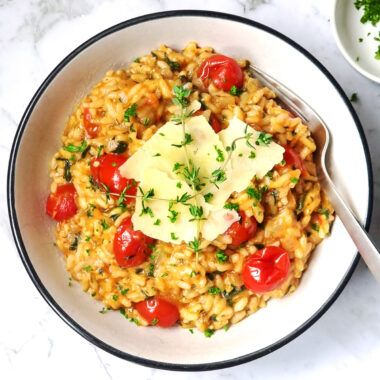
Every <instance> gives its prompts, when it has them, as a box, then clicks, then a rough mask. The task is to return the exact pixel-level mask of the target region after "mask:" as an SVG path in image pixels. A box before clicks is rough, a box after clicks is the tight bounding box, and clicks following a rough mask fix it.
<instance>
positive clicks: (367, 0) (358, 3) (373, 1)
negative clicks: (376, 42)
mask: <svg viewBox="0 0 380 380" xmlns="http://www.w3.org/2000/svg"><path fill="white" fill-rule="evenodd" d="M354 5H355V7H356V9H357V10H359V9H360V8H362V7H363V16H362V17H361V19H360V22H361V23H362V24H365V23H366V22H368V21H369V22H370V23H371V24H372V25H373V26H376V24H377V23H378V22H379V21H380V3H379V1H378V0H355V3H354Z"/></svg>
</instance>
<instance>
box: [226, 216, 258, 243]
mask: <svg viewBox="0 0 380 380" xmlns="http://www.w3.org/2000/svg"><path fill="white" fill-rule="evenodd" d="M239 214H240V220H239V221H237V222H234V223H232V224H231V226H230V227H229V228H228V230H227V231H226V232H225V235H229V236H231V237H232V242H231V245H232V246H233V247H238V246H239V245H240V244H242V243H245V242H246V241H247V240H249V239H251V238H253V237H254V236H255V235H256V231H257V222H256V219H255V218H254V217H253V216H251V217H250V218H247V216H246V214H245V212H243V211H239Z"/></svg>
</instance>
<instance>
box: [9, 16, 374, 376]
mask: <svg viewBox="0 0 380 380" xmlns="http://www.w3.org/2000/svg"><path fill="white" fill-rule="evenodd" d="M172 17H206V18H216V19H224V20H228V21H234V22H239V23H242V24H245V25H249V26H252V27H254V28H258V29H261V30H263V31H265V32H268V33H270V34H272V35H274V36H275V37H278V38H279V39H281V40H282V41H284V42H286V43H287V44H289V45H291V46H292V47H293V48H295V49H296V50H298V51H299V52H300V53H302V54H303V55H304V56H305V57H306V58H308V59H309V60H310V61H311V62H312V63H314V64H315V65H316V66H317V68H318V69H319V70H320V71H321V72H322V73H323V74H324V75H325V76H326V77H327V79H328V80H329V81H330V82H331V84H332V85H333V86H334V87H335V89H336V90H337V92H338V93H339V95H340V96H341V98H342V100H343V101H344V102H345V104H346V106H347V108H348V110H349V111H350V113H351V116H352V118H353V120H354V122H355V125H356V127H357V129H358V132H359V136H360V139H361V142H362V146H363V150H364V154H365V159H366V164H367V168H368V189H369V194H368V209H367V215H366V222H365V228H366V230H367V231H368V229H369V225H370V220H371V215H372V206H373V174H372V163H371V157H370V153H369V148H368V144H367V141H366V137H365V134H364V130H363V127H362V125H361V123H360V120H359V118H358V116H357V114H356V112H355V110H354V108H353V106H352V105H351V103H350V101H349V100H348V98H347V96H346V95H345V93H344V91H343V89H342V88H341V87H340V85H339V84H338V83H337V81H336V80H335V79H334V77H333V76H332V75H331V74H330V73H329V72H328V71H327V69H326V68H325V67H324V66H323V65H322V64H321V63H320V62H319V60H317V59H316V58H315V57H314V56H312V55H311V54H310V53H309V52H308V51H307V50H305V49H304V48H303V47H301V46H300V45H298V44H297V43H296V42H294V41H293V40H292V39H290V38H288V37H286V36H285V35H283V34H282V33H280V32H277V31H276V30H274V29H272V28H270V27H268V26H266V25H263V24H261V23H258V22H256V21H252V20H250V19H246V18H244V17H240V16H235V15H231V14H226V13H221V12H214V11H203V10H172V11H164V12H157V13H150V14H147V15H143V16H139V17H136V18H132V19H129V20H127V21H123V22H121V23H119V24H116V25H114V26H112V27H110V28H107V29H105V30H103V31H102V32H100V33H98V34H96V35H95V36H93V37H91V38H90V39H88V40H87V41H85V42H84V43H82V44H81V45H80V46H79V47H77V48H76V49H75V50H73V51H72V52H71V53H70V54H68V55H67V56H66V57H65V58H64V59H63V60H62V61H61V62H60V63H59V64H58V65H57V66H56V67H55V68H54V69H53V70H52V72H51V73H50V74H49V75H48V76H47V77H46V79H45V80H44V81H43V82H42V84H41V85H40V87H39V88H38V90H37V91H36V93H35V94H34V95H33V97H32V99H31V101H30V103H29V104H28V106H27V108H26V110H25V112H24V114H23V116H22V118H21V120H20V123H19V125H18V128H17V131H16V134H15V137H14V141H13V144H12V149H11V153H10V158H9V164H8V175H7V201H8V215H9V219H10V225H11V229H12V234H13V238H14V241H15V244H16V247H17V250H18V253H19V255H20V258H21V260H22V263H23V265H24V267H25V269H26V271H27V273H28V275H29V277H30V278H31V280H32V282H33V284H34V285H35V287H36V288H37V290H38V291H39V293H40V294H41V295H42V297H43V298H44V299H45V301H46V302H47V303H48V304H49V306H50V307H51V308H52V309H53V310H54V312H55V313H56V314H57V315H58V316H59V317H60V318H61V319H62V320H63V321H64V322H65V323H66V324H67V325H69V326H70V327H71V328H72V329H73V330H74V331H76V332H77V333H78V334H80V335H81V336H82V337H84V338H85V339H86V340H87V341H89V342H90V343H92V344H94V345H95V346H97V347H99V348H101V349H103V350H104V351H106V352H108V353H110V354H113V355H115V356H117V357H119V358H122V359H125V360H128V361H131V362H134V363H137V364H140V365H143V366H147V367H151V368H157V369H164V370H171V371H209V370H216V369H222V368H227V367H232V366H235V365H239V364H243V363H247V362H249V361H252V360H254V359H258V358H260V357H262V356H264V355H267V354H269V353H271V352H273V351H275V350H277V349H278V348H280V347H282V346H284V345H285V344H287V343H289V342H291V341H292V340H293V339H295V338H296V337H298V336H299V335H300V334H302V333H303V332H305V331H306V330H307V329H308V328H309V327H311V326H312V325H313V324H314V323H315V322H316V321H317V320H318V319H319V318H320V317H321V316H322V315H323V314H324V313H325V312H326V311H327V310H328V309H329V307H330V306H331V305H332V304H333V303H334V302H335V300H336V299H337V298H338V296H339V295H340V294H341V292H342V291H343V289H344V287H345V286H346V284H347V282H348V281H349V279H350V278H351V276H352V274H353V272H354V270H355V268H356V266H357V264H358V262H359V258H360V257H359V253H356V256H355V258H354V260H353V262H352V264H351V266H350V268H349V269H348V271H347V273H346V274H345V276H344V277H343V278H342V280H341V282H340V284H339V285H338V287H337V288H336V289H335V291H334V292H333V293H332V294H331V295H330V297H329V298H328V299H327V300H326V302H325V303H324V304H323V305H322V306H321V307H320V308H319V309H318V310H317V311H316V312H315V314H314V315H312V316H311V317H310V318H309V319H308V320H306V321H305V322H304V323H303V324H302V325H300V326H299V327H298V328H297V329H295V330H294V331H292V332H291V333H290V334H288V335H287V336H285V337H283V338H282V339H280V340H278V341H276V342H274V343H272V344H271V345H269V346H267V347H265V348H262V349H260V350H257V351H254V352H251V353H249V354H246V355H243V356H239V357H236V358H232V359H227V360H222V361H217V362H211V363H202V364H186V363H184V364H180V363H168V362H161V361H155V360H150V359H145V358H141V357H138V356H134V355H131V354H128V353H126V352H123V351H121V350H119V349H117V348H115V347H112V346H110V345H108V344H107V343H105V342H103V341H102V340H101V339H99V338H97V337H95V336H94V335H92V334H91V333H89V332H88V331H87V330H85V329H84V328H83V327H82V326H80V325H79V324H78V323H77V322H76V321H75V320H74V319H72V318H71V317H70V316H69V315H68V314H67V313H66V312H65V311H64V310H63V309H62V308H61V307H60V305H59V304H58V303H57V302H56V301H55V300H54V298H53V297H52V296H51V294H50V293H49V292H48V290H47V289H46V288H45V286H44V285H43V283H42V281H41V280H40V278H39V277H38V275H37V273H36V271H35V269H34V268H33V265H32V263H31V261H30V259H29V257H28V253H27V251H26V249H25V245H24V242H23V239H22V236H21V231H20V227H19V224H18V220H17V214H16V208H15V171H16V162H17V155H18V150H19V147H20V142H21V139H22V136H23V133H24V131H25V129H26V126H27V124H28V120H29V117H30V116H31V114H32V112H33V110H34V107H35V106H36V104H37V102H38V100H39V99H40V97H41V96H42V95H43V93H44V91H45V90H46V88H47V87H48V85H49V84H50V83H51V82H52V81H53V80H54V78H55V77H56V75H57V74H58V73H59V72H60V71H61V70H62V69H63V68H64V67H65V66H66V65H67V64H68V63H69V62H70V61H71V60H72V59H73V58H74V57H75V56H77V55H78V54H80V53H81V52H82V51H84V50H85V49H86V48H87V47H89V46H90V45H92V44H94V43H96V42H97V41H99V40H100V39H102V38H104V37H106V36H108V35H110V34H112V33H115V32H118V31H120V30H122V29H125V28H128V27H130V26H133V25H136V24H140V23H142V22H147V21H153V20H157V19H162V18H172Z"/></svg>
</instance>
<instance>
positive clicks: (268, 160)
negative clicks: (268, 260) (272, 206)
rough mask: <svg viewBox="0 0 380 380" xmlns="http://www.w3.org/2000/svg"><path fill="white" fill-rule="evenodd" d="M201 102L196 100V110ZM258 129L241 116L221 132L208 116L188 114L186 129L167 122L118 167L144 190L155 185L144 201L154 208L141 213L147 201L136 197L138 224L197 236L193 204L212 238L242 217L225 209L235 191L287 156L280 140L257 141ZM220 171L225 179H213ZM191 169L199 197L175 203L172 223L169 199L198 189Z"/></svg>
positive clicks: (177, 236) (164, 234)
mask: <svg viewBox="0 0 380 380" xmlns="http://www.w3.org/2000/svg"><path fill="white" fill-rule="evenodd" d="M197 106H198V105H197V104H195V105H194V107H195V108H194V109H196V107H197ZM184 133H186V135H185V134H184ZM259 133H260V132H258V131H256V130H254V129H253V128H251V127H249V126H248V125H247V124H246V123H244V122H242V121H241V120H239V119H237V118H234V119H232V120H230V122H229V126H228V128H226V129H224V130H222V131H221V132H219V134H216V133H215V132H214V130H213V129H212V128H211V126H210V125H209V123H208V122H207V120H206V119H205V118H204V116H196V117H191V118H189V119H187V120H186V122H185V130H183V126H182V124H177V123H176V122H174V121H170V122H168V123H166V124H165V125H163V126H162V127H161V128H160V129H159V130H158V131H157V132H156V133H155V134H154V135H153V136H152V137H151V138H150V140H148V141H147V142H146V143H145V144H144V145H143V146H142V148H141V149H140V150H139V151H137V152H136V153H135V154H134V155H133V156H132V157H130V158H129V159H128V160H127V161H126V162H125V164H124V165H122V166H121V167H120V168H119V170H120V172H121V174H122V175H123V176H125V177H127V178H134V179H136V180H137V181H139V182H140V186H141V189H142V190H143V192H144V193H146V192H147V191H149V190H150V189H154V198H155V199H148V200H145V201H144V207H145V208H146V207H149V208H150V212H148V213H147V212H146V213H142V211H143V204H142V202H141V200H140V199H137V200H136V209H135V213H134V215H133V217H132V222H133V225H134V227H135V228H136V229H138V230H141V231H142V232H143V233H145V234H146V235H148V236H151V237H153V238H155V239H160V240H162V241H165V242H171V243H174V244H179V243H181V242H182V241H185V242H187V243H188V242H190V241H193V240H194V238H197V236H198V235H197V232H198V231H197V224H198V222H197V221H194V220H193V219H194V215H192V214H191V212H190V207H191V206H196V207H202V211H203V215H202V220H201V221H199V228H200V232H201V234H202V237H203V238H204V239H207V240H209V241H212V240H214V239H216V238H217V237H218V235H220V234H222V233H223V232H225V231H226V230H227V229H228V228H229V226H230V225H231V224H232V223H234V222H236V221H237V220H239V215H238V213H237V212H236V211H234V210H227V209H224V208H223V206H224V205H225V203H226V201H227V199H228V198H229V197H230V196H231V194H232V193H233V192H235V191H236V192H240V191H243V190H244V189H246V188H247V187H248V186H249V185H250V182H251V180H252V178H253V177H254V176H257V177H259V178H261V177H263V176H264V175H265V174H266V173H267V172H268V171H269V170H271V169H272V168H273V166H274V165H276V164H277V163H279V162H280V161H281V160H282V158H283V152H284V148H282V147H281V146H280V145H278V144H276V143H274V142H271V143H270V144H268V145H267V146H261V145H256V144H255V142H256V140H257V137H258V136H259ZM247 134H250V136H251V137H250V139H249V143H250V144H247V139H244V138H242V137H244V136H247ZM184 136H185V137H184ZM232 145H234V149H233V150H232V151H231V146H232ZM228 150H229V151H230V154H231V157H230V159H228V157H229V152H228ZM185 169H187V170H188V172H187V173H186V170H185ZM217 173H222V174H223V176H222V177H224V179H222V180H219V181H215V179H216V174H217ZM191 174H193V175H194V176H195V178H196V179H197V182H196V183H195V184H194V186H195V188H196V193H197V195H196V198H195V197H192V198H191V199H189V200H188V201H187V202H185V203H186V204H183V203H180V202H174V203H173V204H172V206H171V207H172V208H171V210H173V211H175V213H178V214H177V217H176V218H175V219H176V220H175V221H174V223H172V221H171V220H170V218H169V216H170V215H172V214H171V213H170V210H169V201H170V200H172V201H174V200H176V199H179V198H181V196H182V195H183V194H185V193H187V194H189V195H193V194H194V189H193V188H192V186H191V184H190V182H189V180H188V178H187V177H188V176H191ZM219 179H220V178H219ZM213 182H214V183H213ZM157 198H161V199H164V200H159V199H157ZM206 199H207V202H206ZM158 220H159V222H157V221H158Z"/></svg>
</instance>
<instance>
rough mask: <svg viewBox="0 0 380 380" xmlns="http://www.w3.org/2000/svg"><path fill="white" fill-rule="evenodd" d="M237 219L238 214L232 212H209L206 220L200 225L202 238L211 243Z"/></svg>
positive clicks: (222, 210) (221, 210) (223, 210)
mask: <svg viewBox="0 0 380 380" xmlns="http://www.w3.org/2000/svg"><path fill="white" fill-rule="evenodd" d="M239 219H240V216H239V214H238V213H237V212H236V211H234V210H226V209H220V210H216V211H211V213H210V214H209V216H208V218H207V220H206V221H205V222H204V223H203V225H202V237H203V238H205V239H206V240H209V241H213V240H215V239H216V238H217V237H218V236H219V235H220V234H221V233H223V232H225V231H227V229H228V227H230V225H231V224H232V223H235V222H237V221H238V220H239Z"/></svg>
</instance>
